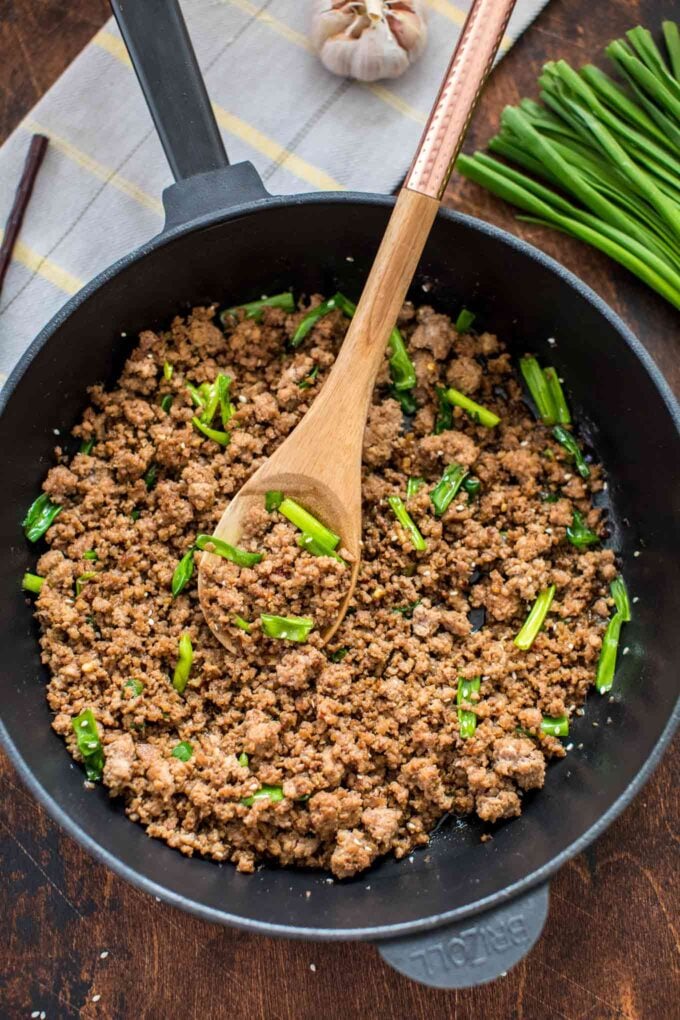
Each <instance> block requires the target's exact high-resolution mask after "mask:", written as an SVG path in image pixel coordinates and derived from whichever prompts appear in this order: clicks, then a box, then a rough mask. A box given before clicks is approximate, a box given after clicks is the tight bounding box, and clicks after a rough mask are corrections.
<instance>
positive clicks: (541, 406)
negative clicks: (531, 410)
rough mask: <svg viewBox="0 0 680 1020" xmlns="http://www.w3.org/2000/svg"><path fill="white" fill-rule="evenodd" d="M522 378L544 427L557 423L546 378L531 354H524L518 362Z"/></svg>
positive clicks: (553, 403)
mask: <svg viewBox="0 0 680 1020" xmlns="http://www.w3.org/2000/svg"><path fill="white" fill-rule="evenodd" d="M519 367H520V371H521V373H522V377H523V379H524V381H525V383H526V384H527V389H528V390H529V393H530V394H531V399H532V400H533V402H534V404H535V405H536V410H537V411H538V416H539V418H540V419H541V421H542V422H543V424H544V425H555V424H556V423H557V408H556V407H555V401H554V398H553V391H552V389H551V387H550V384H549V382H548V378H547V376H546V375H545V373H544V372H543V369H542V368H541V366H540V365H539V363H538V361H537V360H536V358H535V357H534V356H533V355H532V354H525V355H524V357H523V358H520V362H519Z"/></svg>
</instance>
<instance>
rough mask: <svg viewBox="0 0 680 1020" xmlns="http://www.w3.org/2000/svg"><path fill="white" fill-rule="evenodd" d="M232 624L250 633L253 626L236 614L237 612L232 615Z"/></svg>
mask: <svg viewBox="0 0 680 1020" xmlns="http://www.w3.org/2000/svg"><path fill="white" fill-rule="evenodd" d="M234 625H235V626H236V627H238V629H239V630H242V631H244V632H245V633H246V634H250V632H251V630H252V626H253V625H252V623H248V621H247V620H244V619H243V617H242V616H239V615H238V613H237V614H236V616H235V617H234Z"/></svg>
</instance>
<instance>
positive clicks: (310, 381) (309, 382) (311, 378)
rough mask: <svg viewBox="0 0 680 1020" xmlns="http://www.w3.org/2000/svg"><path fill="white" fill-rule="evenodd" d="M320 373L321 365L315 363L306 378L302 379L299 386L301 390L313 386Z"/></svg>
mask: <svg viewBox="0 0 680 1020" xmlns="http://www.w3.org/2000/svg"><path fill="white" fill-rule="evenodd" d="M318 374H319V366H318V365H315V366H314V368H313V369H312V370H311V372H309V373H308V374H307V375H306V376H305V377H304V379H300V382H299V383H298V386H299V388H300V389H301V390H308V389H309V388H310V386H313V385H314V383H315V382H316V377H317V375H318Z"/></svg>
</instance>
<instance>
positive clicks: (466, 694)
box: [456, 676, 481, 740]
mask: <svg viewBox="0 0 680 1020" xmlns="http://www.w3.org/2000/svg"><path fill="white" fill-rule="evenodd" d="M480 686H481V679H480V677H478V676H475V677H473V678H472V680H466V679H465V678H464V677H462V676H459V677H458V693H457V694H456V704H457V705H459V706H460V705H462V704H463V703H464V702H467V703H468V704H469V703H470V702H473V701H474V700H475V699H473V697H472V695H473V694H479V688H480ZM476 729H477V715H476V713H475V712H471V711H470V710H469V709H467V708H460V707H459V708H458V732H459V733H460V735H461V737H462V738H463V740H468V739H469V737H471V736H472V735H473V734H474V732H475V730H476Z"/></svg>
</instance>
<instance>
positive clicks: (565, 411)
mask: <svg viewBox="0 0 680 1020" xmlns="http://www.w3.org/2000/svg"><path fill="white" fill-rule="evenodd" d="M543 375H544V376H545V381H546V382H547V384H548V389H549V390H550V396H551V397H552V402H553V407H554V408H555V414H556V421H557V424H558V425H571V413H570V411H569V405H568V404H567V398H566V397H565V395H564V390H563V389H562V383H561V382H560V377H559V376H558V374H557V372H556V371H555V369H554V368H553V367H552V365H548V367H547V368H544V369H543Z"/></svg>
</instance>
